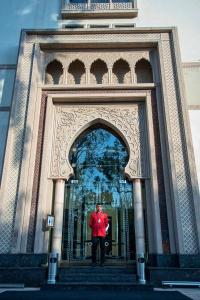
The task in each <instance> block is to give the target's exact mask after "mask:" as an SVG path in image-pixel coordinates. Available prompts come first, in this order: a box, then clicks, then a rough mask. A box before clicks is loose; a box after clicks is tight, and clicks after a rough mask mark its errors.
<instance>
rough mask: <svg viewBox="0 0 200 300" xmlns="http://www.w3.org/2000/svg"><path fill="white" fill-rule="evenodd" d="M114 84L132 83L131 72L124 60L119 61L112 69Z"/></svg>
mask: <svg viewBox="0 0 200 300" xmlns="http://www.w3.org/2000/svg"><path fill="white" fill-rule="evenodd" d="M112 73H113V78H112V82H113V83H115V84H117V83H120V84H123V83H126V84H128V83H131V70H130V66H129V64H128V62H127V61H126V60H124V59H122V58H120V59H118V60H117V61H116V62H115V63H114V64H113V68H112Z"/></svg>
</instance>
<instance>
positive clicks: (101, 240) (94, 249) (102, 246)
mask: <svg viewBox="0 0 200 300" xmlns="http://www.w3.org/2000/svg"><path fill="white" fill-rule="evenodd" d="M98 243H100V249H101V262H102V263H104V261H105V237H102V236H95V237H93V238H92V262H93V263H96V261H97V255H96V253H97V247H98Z"/></svg>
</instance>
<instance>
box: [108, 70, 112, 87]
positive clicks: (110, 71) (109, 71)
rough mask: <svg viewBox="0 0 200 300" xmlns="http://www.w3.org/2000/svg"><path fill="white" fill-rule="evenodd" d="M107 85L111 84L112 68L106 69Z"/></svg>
mask: <svg viewBox="0 0 200 300" xmlns="http://www.w3.org/2000/svg"><path fill="white" fill-rule="evenodd" d="M108 83H109V84H112V67H110V66H109V67H108Z"/></svg>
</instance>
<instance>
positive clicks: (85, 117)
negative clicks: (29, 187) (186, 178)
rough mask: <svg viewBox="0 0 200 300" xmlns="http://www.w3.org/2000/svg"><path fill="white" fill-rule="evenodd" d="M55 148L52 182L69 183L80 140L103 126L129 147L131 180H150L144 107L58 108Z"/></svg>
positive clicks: (89, 106) (88, 106)
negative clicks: (72, 153)
mask: <svg viewBox="0 0 200 300" xmlns="http://www.w3.org/2000/svg"><path fill="white" fill-rule="evenodd" d="M55 110H56V113H55V124H56V126H55V132H54V140H53V145H52V149H53V151H52V157H51V166H50V178H52V179H53V178H55V179H56V178H63V179H65V180H68V179H69V178H70V176H71V175H72V174H73V168H72V167H71V165H70V162H69V159H68V154H69V151H70V148H71V146H72V145H73V143H74V141H75V140H76V139H77V137H78V136H79V135H80V134H81V133H82V132H84V131H85V130H86V129H87V128H89V127H90V126H92V125H94V124H103V125H105V126H107V127H108V128H111V129H112V130H113V131H114V132H116V134H118V135H119V136H120V137H121V138H122V140H123V141H124V143H125V144H126V146H127V149H128V152H129V154H130V155H129V161H128V163H127V166H126V168H125V173H126V174H127V176H129V178H143V177H147V176H149V167H148V164H147V163H146V162H147V156H148V154H147V149H146V147H145V144H146V138H147V136H146V128H145V116H144V106H143V105H138V104H133V105H131V106H129V107H128V106H126V105H125V106H124V105H115V106H114V107H113V106H111V105H103V106H101V105H98V106H94V105H87V106H85V105H80V106H79V107H77V106H73V105H69V106H67V107H62V106H57V107H56V109H55Z"/></svg>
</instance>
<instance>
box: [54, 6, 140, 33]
mask: <svg viewBox="0 0 200 300" xmlns="http://www.w3.org/2000/svg"><path fill="white" fill-rule="evenodd" d="M137 15H138V9H137V0H62V9H61V20H60V24H61V27H62V28H66V29H73V28H74V29H75V28H77V29H78V28H114V27H123V28H124V27H129V28H130V27H134V26H135V24H134V18H136V17H137Z"/></svg>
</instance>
